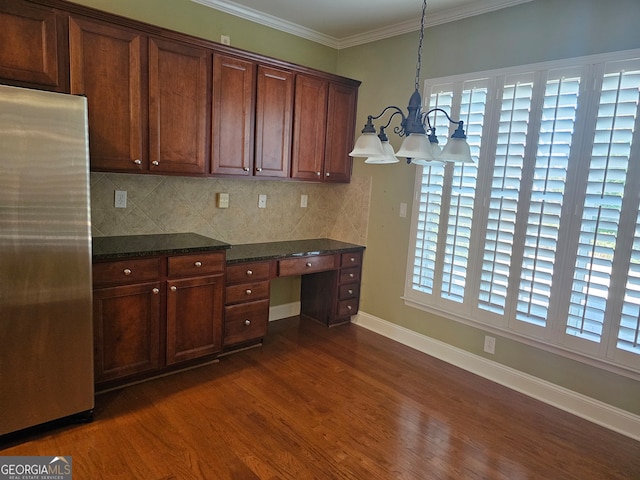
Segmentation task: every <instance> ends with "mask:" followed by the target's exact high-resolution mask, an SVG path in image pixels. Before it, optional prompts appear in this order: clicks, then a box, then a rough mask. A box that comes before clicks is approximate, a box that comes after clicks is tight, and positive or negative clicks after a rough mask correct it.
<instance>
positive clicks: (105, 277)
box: [93, 258, 160, 285]
mask: <svg viewBox="0 0 640 480" xmlns="http://www.w3.org/2000/svg"><path fill="white" fill-rule="evenodd" d="M159 276H160V259H159V258H145V259H131V260H119V261H117V262H105V263H94V264H93V284H94V285H113V284H118V283H139V282H146V281H148V280H157V279H158V277H159Z"/></svg>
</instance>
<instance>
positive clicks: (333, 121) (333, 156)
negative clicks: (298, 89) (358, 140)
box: [324, 83, 358, 183]
mask: <svg viewBox="0 0 640 480" xmlns="http://www.w3.org/2000/svg"><path fill="white" fill-rule="evenodd" d="M357 101H358V90H357V88H355V87H350V86H347V85H339V84H334V83H330V84H329V99H328V104H327V105H328V106H327V137H326V140H327V142H326V144H325V148H326V150H325V164H324V181H325V182H342V183H349V182H350V181H351V169H352V165H353V160H352V158H351V157H350V156H349V152H350V151H351V149H352V148H353V142H354V141H355V125H356V123H355V122H356V104H357Z"/></svg>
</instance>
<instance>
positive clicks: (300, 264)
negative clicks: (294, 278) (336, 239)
mask: <svg viewBox="0 0 640 480" xmlns="http://www.w3.org/2000/svg"><path fill="white" fill-rule="evenodd" d="M336 263H337V262H336V255H310V256H308V257H298V258H286V259H284V260H280V261H278V276H280V277H285V276H287V275H305V274H307V273H314V272H323V271H325V270H335V269H336V268H337V265H336Z"/></svg>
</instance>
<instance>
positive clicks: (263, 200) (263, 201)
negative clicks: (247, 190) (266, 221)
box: [258, 194, 267, 208]
mask: <svg viewBox="0 0 640 480" xmlns="http://www.w3.org/2000/svg"><path fill="white" fill-rule="evenodd" d="M258 208H267V196H266V195H264V194H260V195H258Z"/></svg>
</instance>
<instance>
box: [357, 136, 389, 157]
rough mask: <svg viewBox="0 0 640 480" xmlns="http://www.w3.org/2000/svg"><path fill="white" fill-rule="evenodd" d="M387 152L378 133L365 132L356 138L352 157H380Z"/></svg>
mask: <svg viewBox="0 0 640 480" xmlns="http://www.w3.org/2000/svg"><path fill="white" fill-rule="evenodd" d="M384 154H385V152H384V150H383V148H382V142H381V141H380V139H379V138H378V135H376V134H375V132H373V133H363V134H362V135H360V136H359V137H358V140H356V144H355V146H354V147H353V150H352V151H351V153H349V156H350V157H365V158H367V157H380V156H383V155H384Z"/></svg>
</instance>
